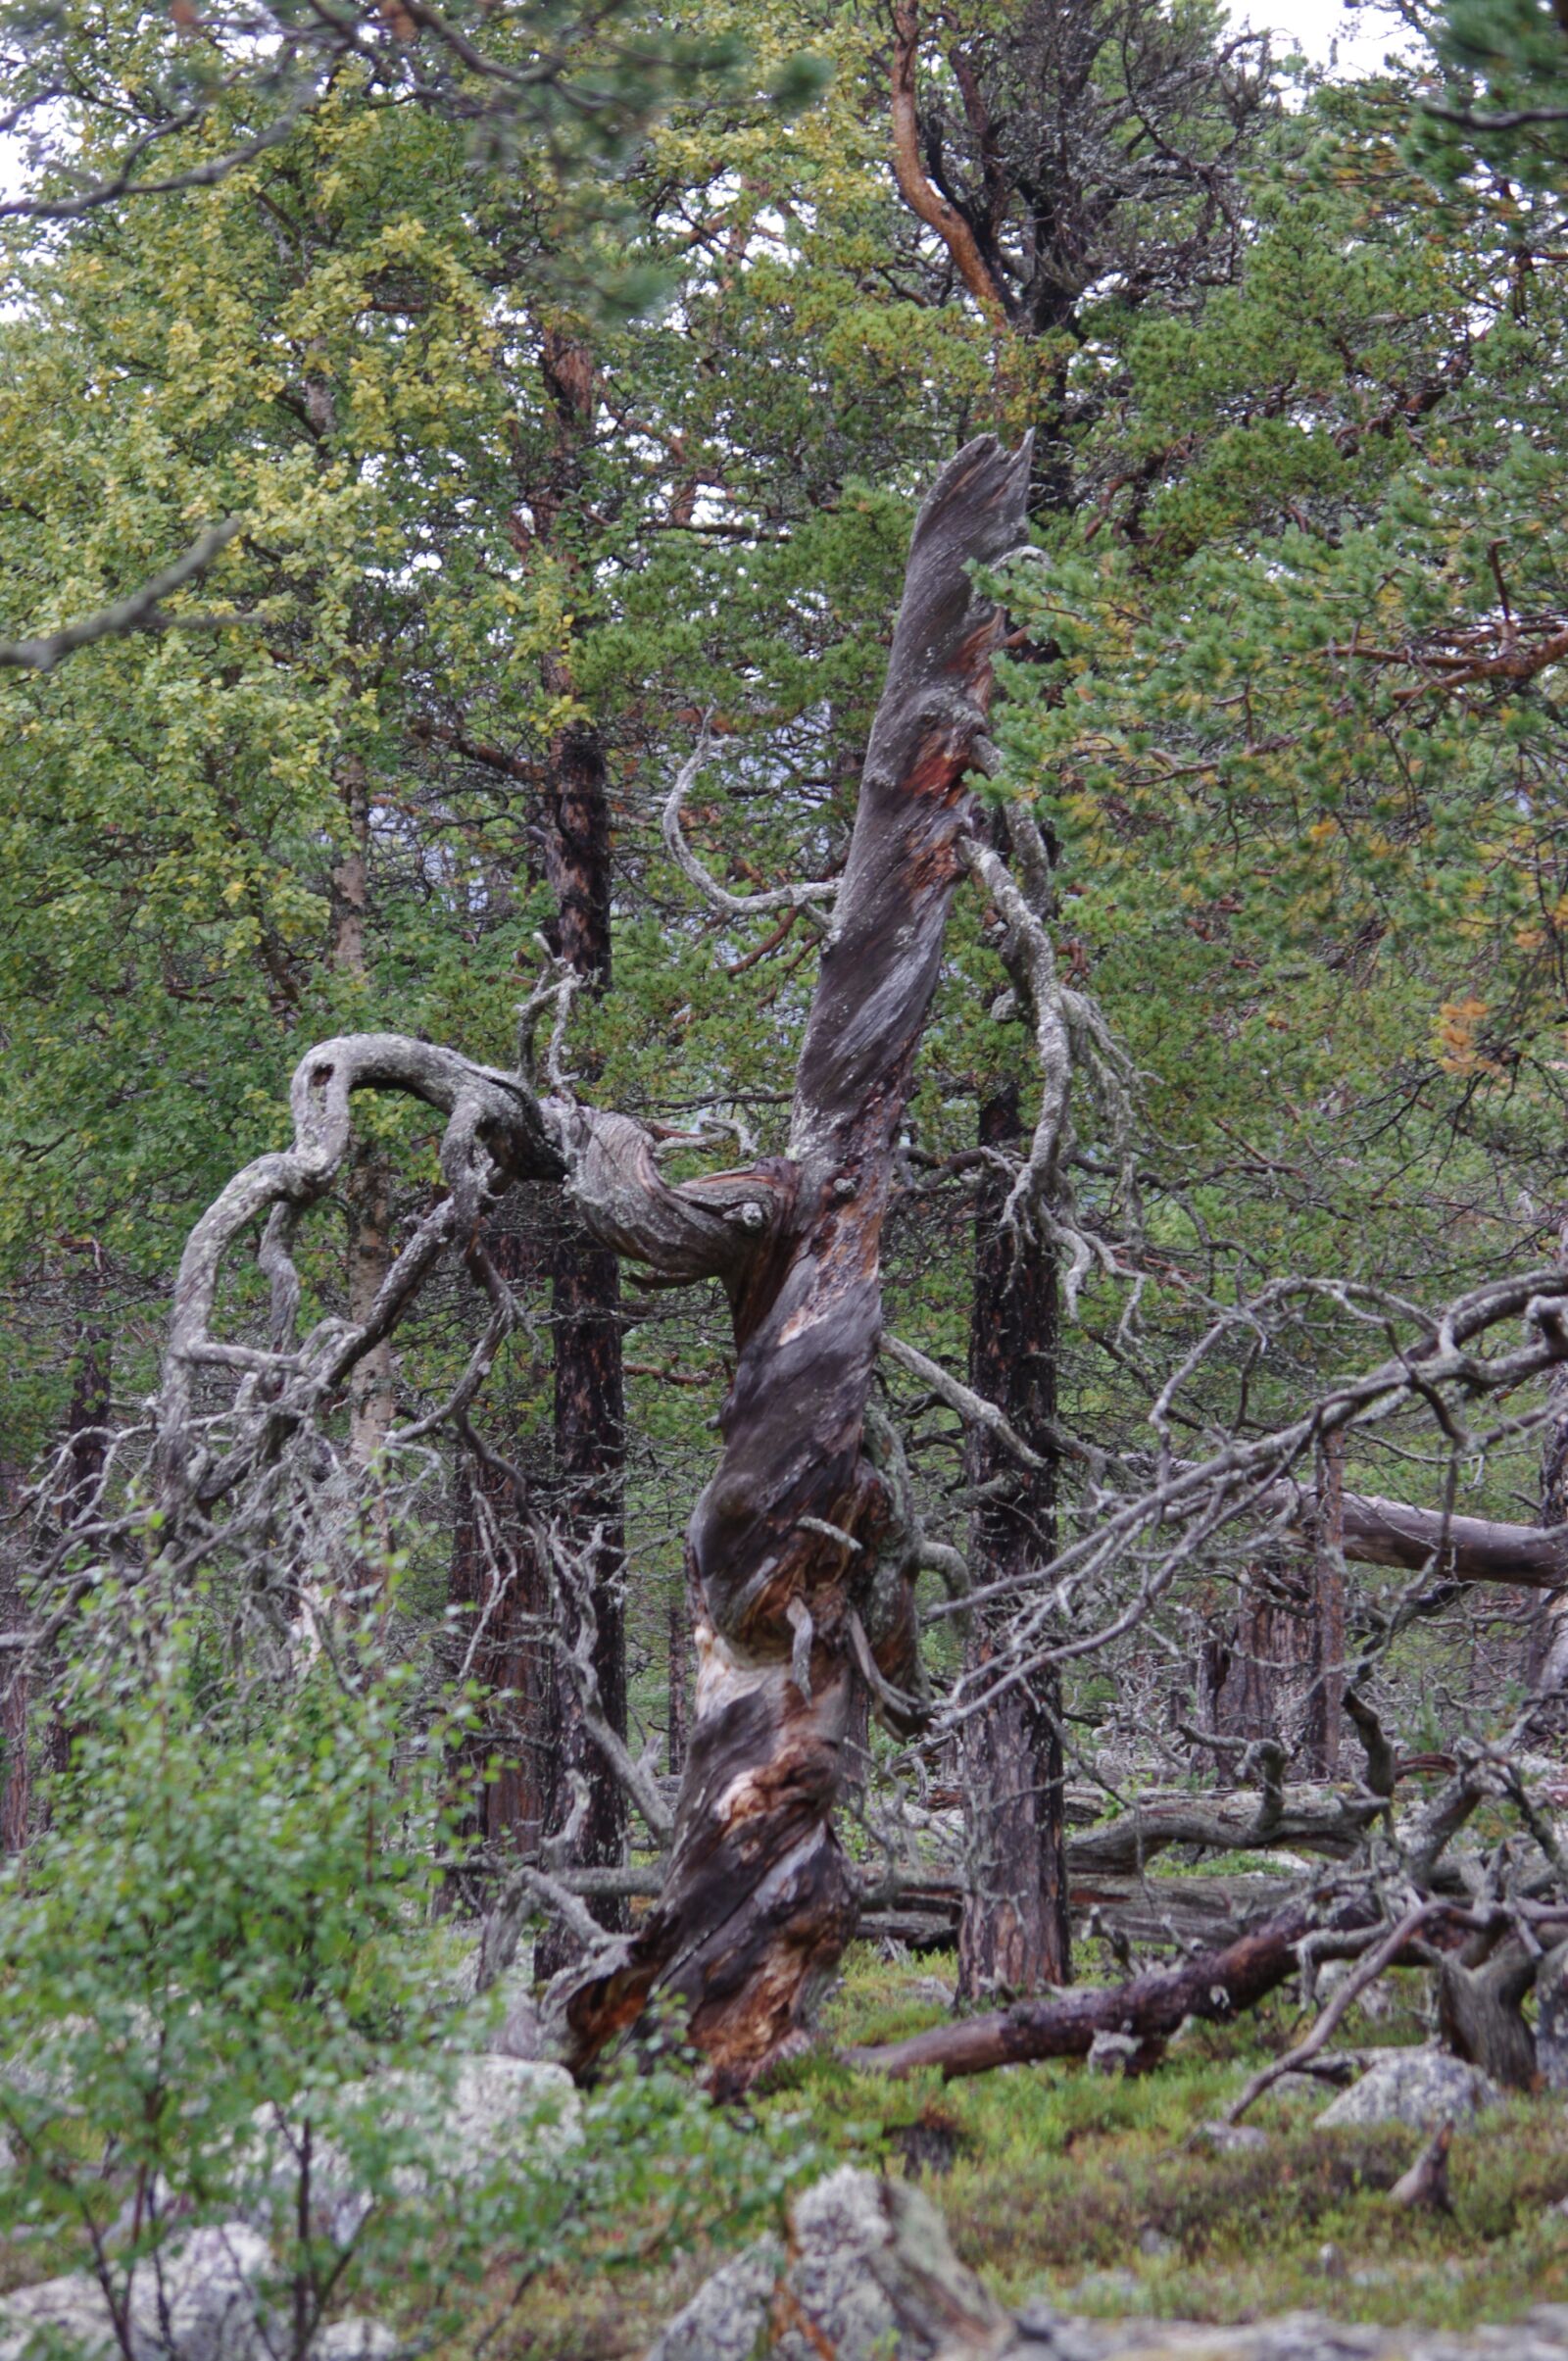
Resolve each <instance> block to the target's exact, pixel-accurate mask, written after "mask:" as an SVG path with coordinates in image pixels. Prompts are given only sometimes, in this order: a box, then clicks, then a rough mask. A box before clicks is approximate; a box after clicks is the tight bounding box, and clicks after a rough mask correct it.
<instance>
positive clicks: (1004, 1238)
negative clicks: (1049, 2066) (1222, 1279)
mask: <svg viewBox="0 0 1568 2361" xmlns="http://www.w3.org/2000/svg"><path fill="white" fill-rule="evenodd" d="M1022 1134H1023V1124H1022V1120H1021V1118H1020V1114H1019V1109H1018V1087H1017V1084H1016V1083H1013V1082H1008V1083H1006V1084H1005V1085H1004V1086H1003V1087H1002V1089H1000V1090H999V1091H998V1092H996V1093H995V1095H994V1096H993V1097H991V1098H990V1099H988V1100H987V1101H986V1102H985V1103H984V1104H983V1106H982V1107H981V1109H980V1123H979V1142H980V1146H981V1147H982V1148H1012V1147H1014V1146H1015V1145H1016V1143H1018V1142H1019V1141H1020V1140H1021V1138H1022ZM1005 1195H1006V1180H1005V1175H1004V1174H1003V1173H1002V1172H1001V1171H999V1170H998V1169H996V1168H995V1167H994V1166H988V1167H987V1169H986V1173H985V1178H984V1181H983V1183H982V1186H981V1189H980V1192H979V1195H978V1197H977V1199H976V1204H975V1258H974V1293H973V1297H972V1299H971V1308H970V1322H969V1383H970V1385H971V1386H973V1388H974V1390H975V1392H976V1393H977V1394H981V1395H983V1396H984V1397H985V1398H986V1400H987V1401H988V1402H995V1403H996V1404H997V1406H998V1407H999V1409H1001V1410H1003V1411H1004V1412H1005V1415H1006V1418H1007V1420H1008V1423H1009V1424H1010V1425H1011V1427H1012V1429H1013V1431H1014V1433H1015V1434H1019V1435H1021V1436H1022V1437H1023V1438H1024V1440H1025V1442H1026V1443H1028V1444H1029V1445H1030V1446H1031V1447H1032V1448H1033V1449H1034V1450H1035V1451H1039V1452H1040V1453H1041V1454H1042V1456H1045V1455H1046V1454H1047V1453H1048V1451H1049V1446H1048V1445H1047V1443H1046V1441H1045V1432H1046V1430H1047V1429H1049V1426H1050V1423H1051V1421H1052V1420H1053V1419H1054V1415H1055V1408H1056V1402H1055V1393H1056V1384H1055V1376H1056V1327H1057V1301H1056V1267H1055V1256H1054V1254H1053V1252H1052V1250H1051V1248H1050V1247H1049V1246H1045V1245H1042V1244H1040V1243H1039V1242H1037V1241H1036V1240H1034V1239H1032V1238H1029V1239H1024V1238H1014V1237H1013V1235H1012V1234H1011V1233H1010V1232H1009V1231H1008V1230H1006V1229H1005V1228H1004V1226H1003V1224H1002V1221H1001V1219H1000V1215H1001V1211H1002V1205H1003V1202H1004V1200H1005ZM1015 1472H1016V1471H1015V1468H1014V1465H1013V1462H1012V1461H1011V1459H1010V1458H1009V1456H1008V1455H1007V1454H1006V1453H1005V1451H1002V1450H1001V1449H1000V1448H999V1447H998V1445H997V1443H996V1441H995V1439H994V1438H993V1437H991V1436H989V1435H983V1434H982V1435H979V1436H977V1437H976V1438H975V1440H974V1442H973V1443H972V1444H971V1447H970V1451H969V1469H968V1474H969V1481H970V1482H971V1484H974V1485H976V1486H979V1485H983V1484H986V1483H989V1482H990V1481H991V1480H992V1479H993V1478H994V1477H996V1476H998V1475H1000V1474H1003V1473H1015ZM1054 1553H1055V1482H1054V1470H1053V1471H1052V1472H1051V1473H1049V1474H1036V1475H1033V1476H1030V1477H1028V1478H1020V1479H1019V1482H1018V1485H1017V1489H1016V1490H1015V1491H1014V1492H1013V1493H1012V1495H1011V1496H1010V1497H1009V1498H1008V1499H1006V1500H998V1501H990V1502H987V1503H986V1505H985V1506H984V1507H982V1508H980V1509H979V1510H977V1512H976V1514H975V1516H974V1519H973V1525H972V1531H971V1539H970V1559H971V1564H972V1567H973V1572H974V1580H975V1583H976V1586H977V1587H984V1586H985V1585H987V1584H989V1583H993V1582H998V1581H1005V1580H1006V1579H1008V1578H1010V1577H1013V1576H1019V1575H1022V1574H1023V1573H1025V1572H1026V1571H1027V1569H1028V1568H1029V1567H1030V1566H1039V1565H1048V1564H1049V1563H1050V1562H1051V1559H1052V1557H1053V1556H1054ZM999 1621H1000V1622H1003V1623H1005V1608H1004V1610H1003V1612H1002V1614H1001V1616H999V1615H998V1612H997V1610H996V1608H992V1609H990V1610H987V1609H985V1608H981V1609H979V1610H978V1611H977V1613H976V1616H975V1626H974V1630H973V1633H972V1636H971V1639H970V1643H969V1648H970V1656H971V1661H972V1662H975V1663H984V1662H985V1661H987V1659H988V1658H989V1657H990V1655H991V1654H992V1652H993V1650H994V1649H995V1648H996V1646H997V1644H998V1631H997V1625H998V1623H999ZM962 1763H963V1798H964V1834H965V1844H966V1852H967V1860H966V1869H967V1873H968V1880H969V1884H968V1890H967V1893H966V1894H965V1899H964V1906H963V1916H962V1919H961V1922H960V1925H959V1930H958V1995H959V1997H960V1999H963V2000H968V2001H974V2000H977V1999H979V1998H981V1997H982V1996H983V1995H987V1994H994V1993H997V1992H1019V1993H1021V1992H1037V1991H1038V1990H1039V1989H1040V1987H1041V1986H1042V1985H1052V1984H1065V1983H1066V1981H1067V1976H1068V1969H1069V1943H1070V1933H1069V1924H1068V1917H1067V1872H1066V1859H1065V1855H1064V1852H1063V1823H1062V1805H1063V1798H1064V1789H1063V1772H1062V1758H1061V1681H1060V1676H1059V1674H1057V1673H1055V1672H1052V1673H1051V1674H1050V1675H1047V1674H1044V1673H1036V1674H1035V1675H1034V1676H1033V1678H1032V1679H1031V1680H1030V1681H1029V1682H1028V1683H1022V1682H1019V1683H1016V1684H1015V1685H1014V1686H1013V1687H1011V1688H1010V1689H1007V1690H1005V1692H1004V1693H1003V1695H1002V1696H1001V1697H998V1698H996V1699H994V1700H993V1701H992V1702H991V1703H989V1704H988V1705H987V1706H986V1708H985V1710H984V1711H983V1712H981V1713H977V1714H975V1715H974V1716H973V1717H972V1718H971V1719H970V1720H969V1721H968V1722H967V1723H966V1724H965V1725H964V1731H963V1755H962Z"/></svg>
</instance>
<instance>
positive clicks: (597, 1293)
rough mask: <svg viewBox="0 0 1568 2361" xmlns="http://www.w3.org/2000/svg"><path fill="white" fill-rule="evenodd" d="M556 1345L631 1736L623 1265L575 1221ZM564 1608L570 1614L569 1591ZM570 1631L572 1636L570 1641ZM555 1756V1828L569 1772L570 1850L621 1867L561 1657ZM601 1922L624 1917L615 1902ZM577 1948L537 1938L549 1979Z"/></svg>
mask: <svg viewBox="0 0 1568 2361" xmlns="http://www.w3.org/2000/svg"><path fill="white" fill-rule="evenodd" d="M551 1292H552V1307H553V1316H554V1333H555V1348H556V1406H555V1433H556V1451H555V1490H556V1500H555V1505H554V1508H553V1520H554V1522H555V1524H556V1525H557V1527H558V1528H559V1530H560V1533H561V1536H562V1539H563V1540H564V1545H565V1547H566V1549H569V1550H570V1551H572V1552H573V1553H575V1554H576V1555H577V1557H578V1559H579V1561H580V1562H581V1563H582V1564H583V1565H584V1567H585V1570H586V1571H587V1573H588V1576H589V1582H590V1589H591V1597H592V1602H593V1612H594V1618H595V1622H596V1625H597V1637H596V1639H595V1643H594V1648H593V1666H594V1671H595V1673H596V1674H597V1676H598V1681H599V1701H600V1704H601V1707H602V1709H603V1711H604V1714H605V1717H606V1719H607V1720H608V1722H609V1723H610V1726H611V1728H612V1729H613V1731H614V1732H615V1734H616V1736H617V1737H620V1738H624V1737H625V1735H626V1624H625V1605H624V1601H623V1599H622V1595H621V1583H622V1575H623V1571H624V1566H625V1531H624V1521H623V1512H622V1506H621V1487H622V1482H623V1470H624V1464H625V1430H626V1410H625V1396H624V1385H623V1378H622V1372H621V1334H620V1318H619V1305H620V1262H619V1259H618V1257H617V1256H616V1255H615V1254H613V1253H612V1251H611V1250H610V1249H609V1248H608V1247H603V1246H596V1245H594V1244H593V1243H592V1241H591V1240H589V1239H588V1238H587V1237H585V1236H584V1235H583V1233H582V1232H581V1230H580V1229H578V1228H577V1227H576V1226H575V1224H573V1225H572V1226H571V1227H570V1228H568V1229H567V1230H566V1231H565V1233H564V1235H563V1236H562V1237H561V1238H560V1239H559V1240H558V1242H557V1245H556V1250H555V1254H554V1257H553V1267H552V1273H551ZM558 1612H564V1613H568V1614H569V1613H570V1612H571V1608H570V1602H569V1601H567V1600H565V1599H563V1600H562V1601H561V1602H560V1604H559V1606H558ZM569 1636H570V1635H568V1637H569ZM551 1756H552V1791H553V1792H552V1801H551V1832H550V1833H552V1834H556V1833H559V1831H560V1830H561V1829H562V1828H564V1825H565V1823H566V1819H567V1817H568V1814H569V1811H570V1808H571V1784H572V1783H571V1774H572V1772H573V1771H576V1772H577V1773H579V1774H580V1776H581V1777H582V1778H583V1779H585V1780H586V1781H587V1783H588V1790H589V1800H588V1810H587V1814H586V1817H585V1818H584V1819H583V1820H582V1821H581V1823H580V1824H579V1828H578V1834H577V1839H576V1842H575V1844H574V1845H573V1847H572V1864H573V1865H574V1866H577V1867H582V1868H590V1867H605V1866H613V1865H614V1864H615V1863H617V1862H620V1861H622V1860H624V1858H625V1853H626V1833H627V1826H628V1820H627V1799H626V1795H625V1794H624V1791H623V1790H622V1789H621V1787H620V1786H619V1784H618V1783H617V1782H616V1781H615V1780H614V1779H613V1778H610V1777H607V1775H606V1771H605V1763H604V1757H603V1755H602V1753H601V1752H600V1749H599V1747H598V1746H597V1745H596V1744H595V1742H594V1740H593V1738H592V1737H591V1735H590V1734H589V1732H588V1730H587V1728H586V1726H585V1724H584V1721H583V1714H582V1703H581V1698H580V1695H579V1692H578V1689H577V1686H576V1683H575V1681H574V1680H573V1678H572V1676H571V1674H570V1672H569V1671H568V1669H567V1668H566V1666H565V1665H564V1663H561V1664H559V1665H558V1669H557V1677H556V1703H555V1741H554V1745H553V1746H552V1749H551ZM601 1918H602V1920H603V1923H605V1924H606V1925H607V1926H614V1925H617V1924H621V1923H623V1915H622V1913H621V1912H620V1911H619V1909H618V1908H617V1907H616V1906H615V1905H611V1906H609V1907H608V1908H607V1909H606V1910H605V1911H602V1912H601ZM573 1955H574V1951H573V1947H572V1946H571V1944H570V1942H569V1939H564V1938H563V1937H562V1936H561V1935H560V1934H559V1933H557V1932H555V1931H552V1932H551V1933H549V1934H547V1935H545V1936H543V1937H541V1939H540V1945H539V1949H538V1952H537V1954H536V1957H537V1961H538V1966H539V1972H540V1973H541V1975H547V1974H553V1973H554V1971H555V1970H556V1969H557V1968H558V1967H562V1966H564V1965H565V1963H566V1960H567V1958H568V1957H571V1956H573Z"/></svg>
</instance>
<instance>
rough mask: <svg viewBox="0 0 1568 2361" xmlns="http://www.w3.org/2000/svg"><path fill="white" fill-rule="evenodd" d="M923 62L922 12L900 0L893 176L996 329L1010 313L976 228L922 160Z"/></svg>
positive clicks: (896, 28)
mask: <svg viewBox="0 0 1568 2361" xmlns="http://www.w3.org/2000/svg"><path fill="white" fill-rule="evenodd" d="M919 58H920V12H919V9H918V7H917V6H916V5H915V4H914V0H899V4H898V6H897V7H895V9H894V11H893V87H892V121H893V174H894V178H895V179H896V180H897V181H898V184H899V190H900V193H901V195H902V196H903V198H904V201H905V203H906V205H907V206H908V208H909V211H910V212H911V213H912V214H913V215H915V217H916V218H917V220H919V221H924V222H925V224H926V226H927V227H928V228H930V229H934V230H935V231H936V233H937V235H938V237H939V238H940V239H941V240H942V243H943V244H944V246H946V248H947V250H948V252H949V254H950V255H951V256H952V258H953V265H954V268H955V270H956V271H957V273H958V276H959V277H960V278H961V279H962V281H963V283H964V285H965V286H966V287H967V288H968V290H969V292H970V294H971V295H972V296H973V297H974V299H975V302H976V303H977V304H978V305H979V306H980V309H981V311H982V312H983V313H984V314H985V317H986V319H987V320H990V322H991V324H992V326H993V327H998V328H1000V327H1004V326H1005V324H1006V317H1007V310H1006V304H1005V299H1004V296H1003V293H1002V289H1001V288H1000V286H999V285H998V283H997V280H996V278H995V276H994V275H993V273H992V271H991V269H990V267H989V265H988V264H987V262H986V259H985V256H984V255H983V254H982V253H981V251H980V242H979V240H978V239H977V238H976V236H975V233H974V230H973V227H972V226H971V224H970V223H969V221H967V220H966V219H965V218H964V216H963V215H962V214H961V213H960V212H959V211H958V209H957V207H956V205H953V204H951V203H950V202H949V200H948V199H947V198H946V197H945V196H943V194H942V192H941V190H940V189H938V188H935V187H933V186H932V183H931V181H930V180H929V179H928V177H927V176H926V170H925V166H924V164H923V162H922V161H921V156H920V117H919V110H918V106H917V103H916V94H915V83H916V76H917V74H918V71H919Z"/></svg>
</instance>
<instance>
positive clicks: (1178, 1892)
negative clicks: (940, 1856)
mask: <svg viewBox="0 0 1568 2361" xmlns="http://www.w3.org/2000/svg"><path fill="white" fill-rule="evenodd" d="M1296 1882H1297V1881H1296V1880H1295V1879H1293V1878H1290V1877H1286V1876H1284V1875H1281V1876H1278V1877H1269V1876H1266V1875H1260V1874H1257V1873H1255V1872H1253V1871H1244V1872H1243V1873H1242V1874H1241V1875H1239V1876H1236V1877H1181V1878H1160V1879H1158V1880H1157V1881H1152V1880H1150V1879H1147V1878H1141V1877H1136V1876H1134V1877H1084V1878H1075V1879H1074V1881H1073V1885H1072V1889H1071V1893H1070V1894H1069V1897H1068V1899H1069V1903H1070V1906H1071V1910H1072V1921H1073V1932H1074V1936H1075V1937H1082V1936H1083V1935H1085V1934H1087V1933H1091V1932H1093V1931H1094V1930H1093V1928H1092V1927H1091V1925H1090V1921H1091V1920H1094V1921H1095V1922H1097V1924H1098V1926H1099V1927H1100V1928H1101V1929H1103V1930H1104V1931H1106V1932H1108V1933H1111V1934H1114V1935H1118V1936H1125V1937H1126V1939H1127V1941H1128V1942H1129V1943H1137V1944H1140V1945H1146V1946H1147V1945H1149V1944H1153V1943H1167V1944H1168V1943H1204V1944H1206V1945H1208V1946H1209V1947H1210V1948H1214V1949H1217V1948H1218V1947H1219V1946H1220V1945H1221V1944H1224V1943H1234V1942H1235V1941H1236V1940H1237V1938H1238V1937H1239V1936H1241V1935H1243V1934H1245V1933H1246V1931H1247V1929H1248V1928H1249V1927H1250V1926H1255V1925H1256V1924H1257V1922H1258V1920H1259V1919H1263V1918H1267V1917H1268V1916H1269V1915H1270V1914H1271V1913H1272V1912H1273V1911H1276V1910H1279V1909H1281V1908H1283V1906H1284V1903H1285V1899H1286V1896H1287V1895H1288V1894H1291V1893H1292V1892H1293V1891H1294V1888H1295V1885H1296ZM962 1909H963V1881H962V1879H961V1878H960V1877H959V1876H958V1875H957V1873H956V1872H954V1873H953V1874H951V1875H949V1876H945V1877H937V1876H933V1877H930V1878H922V1879H919V1880H917V1881H915V1882H912V1883H911V1884H910V1885H908V1886H907V1887H901V1888H900V1889H899V1891H898V1893H897V1894H896V1896H895V1897H894V1899H893V1900H892V1901H891V1902H889V1903H887V1904H886V1905H884V1906H882V1907H878V1908H872V1909H869V1910H866V1911H864V1912H862V1914H861V1917H860V1923H859V1926H858V1930H857V1931H858V1935H859V1936H860V1938H861V1940H862V1941H863V1942H866V1943H903V1944H904V1945H905V1947H906V1948H907V1950H910V1951H920V1952H923V1951H946V1950H951V1949H952V1948H953V1946H954V1944H955V1943H956V1942H957V1940H958V1920H959V1917H960V1915H961V1913H962Z"/></svg>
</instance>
